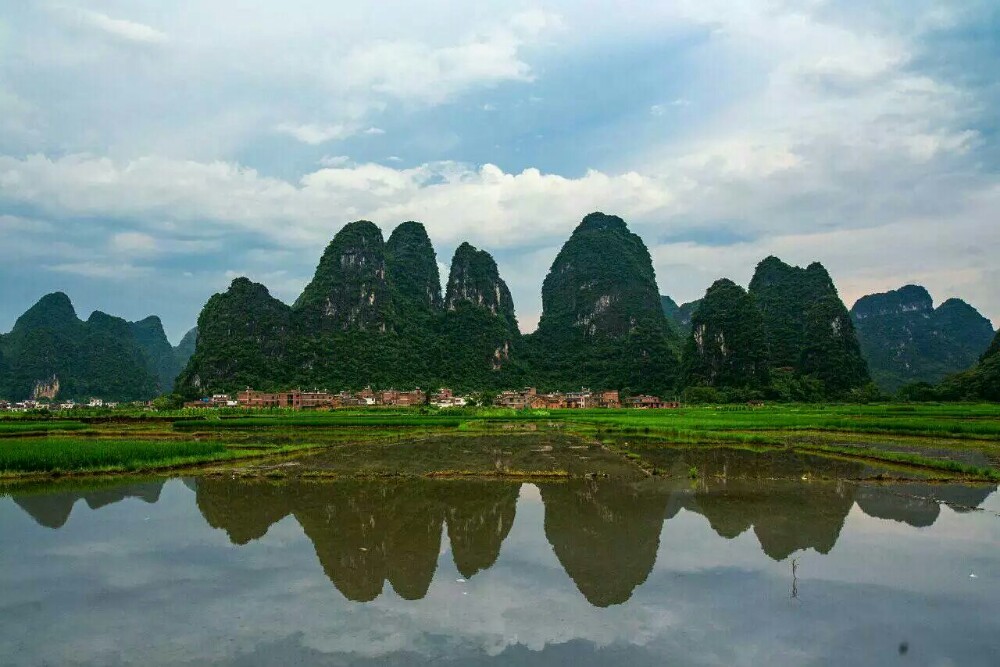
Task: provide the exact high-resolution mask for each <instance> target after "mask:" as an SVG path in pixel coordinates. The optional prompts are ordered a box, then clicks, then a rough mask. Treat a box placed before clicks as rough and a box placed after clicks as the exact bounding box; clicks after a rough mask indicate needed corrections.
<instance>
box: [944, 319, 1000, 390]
mask: <svg viewBox="0 0 1000 667" xmlns="http://www.w3.org/2000/svg"><path fill="white" fill-rule="evenodd" d="M936 394H937V395H936V396H935V398H944V399H950V400H966V401H1000V332H997V334H996V335H995V336H994V337H993V342H992V343H990V345H989V347H988V348H986V352H985V353H983V356H982V357H980V359H979V361H978V362H977V363H976V364H975V365H974V366H973V367H972V368H970V369H968V370H966V371H963V372H961V373H956V374H955V375H951V376H949V377H947V378H945V379H944V381H943V382H942V383H941V385H940V386H939V387H937V389H936Z"/></svg>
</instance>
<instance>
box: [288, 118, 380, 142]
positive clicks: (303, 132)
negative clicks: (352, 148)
mask: <svg viewBox="0 0 1000 667" xmlns="http://www.w3.org/2000/svg"><path fill="white" fill-rule="evenodd" d="M275 130H277V131H278V132H281V133H282V134H288V135H291V136H293V137H295V138H296V139H298V140H299V141H301V142H302V143H305V144H310V145H313V146H316V145H319V144H323V143H326V142H328V141H333V140H335V139H338V140H339V139H346V138H348V137H350V136H353V135H355V134H357V133H358V130H357V129H356V128H351V127H349V126H348V125H345V124H343V123H336V124H333V125H317V124H315V123H306V124H304V125H296V124H294V123H280V124H279V125H278V126H277V127H276V128H275ZM366 132H367V131H366Z"/></svg>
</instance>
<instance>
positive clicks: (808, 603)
mask: <svg viewBox="0 0 1000 667" xmlns="http://www.w3.org/2000/svg"><path fill="white" fill-rule="evenodd" d="M998 512H1000V497H998V494H997V493H995V487H966V486H959V485H944V486H942V485H933V484H923V485H912V484H897V485H888V484H875V483H860V484H859V483H852V482H818V481H810V482H807V481H801V480H792V479H787V480H763V479H731V480H722V481H719V480H715V481H713V482H711V483H707V482H704V481H697V480H695V481H692V480H688V479H683V480H679V479H674V480H655V479H646V480H639V481H611V480H606V481H600V480H597V481H595V480H578V481H572V482H564V483H551V484H537V485H536V484H508V483H496V482H478V481H420V480H417V481H399V482H356V481H354V482H287V483H280V484H279V483H268V482H245V481H237V480H231V479H169V480H154V481H142V482H132V483H122V484H120V485H105V486H101V487H99V488H68V487H54V488H52V489H41V490H39V489H35V490H32V491H31V492H30V493H29V492H20V493H19V492H17V491H15V492H12V494H11V495H8V496H5V497H0V664H3V665H8V664H9V665H47V664H51V665H119V664H125V665H273V664H281V665H313V664H315V665H419V664H431V663H433V664H437V665H441V664H444V665H573V666H574V667H584V666H588V665H604V664H608V665H663V664H681V665H688V664H690V665H768V664H772V665H784V664H788V665H804V664H833V665H893V664H900V665H907V664H909V665H997V664H1000V515H998Z"/></svg>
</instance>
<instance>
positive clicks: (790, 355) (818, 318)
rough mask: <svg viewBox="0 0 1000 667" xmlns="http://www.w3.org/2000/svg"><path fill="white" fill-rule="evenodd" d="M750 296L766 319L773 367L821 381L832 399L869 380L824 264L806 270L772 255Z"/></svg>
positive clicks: (760, 268)
mask: <svg viewBox="0 0 1000 667" xmlns="http://www.w3.org/2000/svg"><path fill="white" fill-rule="evenodd" d="M749 292H750V295H751V296H753V298H754V300H755V302H756V304H757V306H758V308H759V309H760V312H761V314H762V316H763V320H764V330H765V332H766V334H767V339H768V343H769V351H770V361H771V367H772V368H781V369H788V370H789V371H790V372H792V373H794V374H796V375H798V376H809V377H812V378H814V379H816V380H819V381H820V382H822V383H823V391H824V392H825V393H826V394H827V395H828V396H839V395H843V394H845V393H846V392H847V391H849V390H851V389H854V388H858V387H861V386H863V385H865V384H867V383H868V382H869V374H868V366H867V364H866V363H865V360H864V359H863V357H862V355H861V350H860V346H859V345H858V340H857V336H856V334H855V331H854V324H853V322H852V321H851V318H850V315H849V314H848V312H847V308H846V307H845V306H844V304H843V302H842V301H841V300H840V297H839V295H838V294H837V288H836V287H835V286H834V284H833V280H832V279H831V278H830V274H829V273H828V272H827V271H826V269H825V268H824V267H823V265H822V264H819V263H818V262H814V263H812V264H810V265H809V266H808V267H807V268H805V269H803V268H801V267H798V266H791V265H789V264H786V263H785V262H783V261H781V260H780V259H778V258H777V257H774V256H771V257H767V258H765V259H764V260H762V261H761V262H760V263H759V264H758V265H757V270H756V271H755V272H754V276H753V279H752V280H751V281H750V290H749Z"/></svg>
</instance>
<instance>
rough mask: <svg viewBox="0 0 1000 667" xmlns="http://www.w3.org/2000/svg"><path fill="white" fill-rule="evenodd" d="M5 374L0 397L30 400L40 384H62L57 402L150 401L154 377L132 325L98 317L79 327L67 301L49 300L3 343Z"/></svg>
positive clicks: (33, 309) (96, 313)
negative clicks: (95, 398)
mask: <svg viewBox="0 0 1000 667" xmlns="http://www.w3.org/2000/svg"><path fill="white" fill-rule="evenodd" d="M3 339H4V340H3V347H4V357H5V359H6V365H7V371H6V373H4V376H5V379H4V378H0V395H5V397H9V398H12V399H15V400H20V399H25V398H31V397H32V394H33V392H34V388H35V387H36V386H37V385H39V384H50V383H51V384H54V383H53V382H52V381H53V378H54V379H56V380H58V384H59V391H58V395H57V398H59V399H67V398H71V399H87V398H90V397H92V396H97V397H101V398H104V399H108V400H138V399H147V398H152V397H153V396H155V395H156V394H157V392H158V383H157V378H156V373H155V371H154V370H153V368H152V364H151V363H150V361H149V359H148V357H147V356H146V354H145V352H144V351H143V349H142V348H141V346H140V345H139V343H138V341H137V340H136V337H135V335H134V333H133V331H132V328H131V326H130V325H129V323H128V322H126V321H125V320H124V319H122V318H120V317H115V316H112V315H108V314H107V313H103V312H101V311H94V312H93V313H92V314H91V315H90V317H89V318H88V319H87V321H86V322H83V321H81V320H80V319H79V318H78V317H77V316H76V312H75V310H74V309H73V305H72V303H71V302H70V299H69V297H68V296H66V295H65V294H63V293H62V292H56V293H54V294H48V295H46V296H44V297H42V299H40V300H39V301H38V303H36V304H35V305H34V306H32V307H31V308H30V309H29V310H28V311H27V312H25V313H24V314H23V315H22V316H21V317H19V318H18V320H17V323H16V324H15V326H14V329H13V331H11V333H10V334H9V335H7V336H4V337H3Z"/></svg>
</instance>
